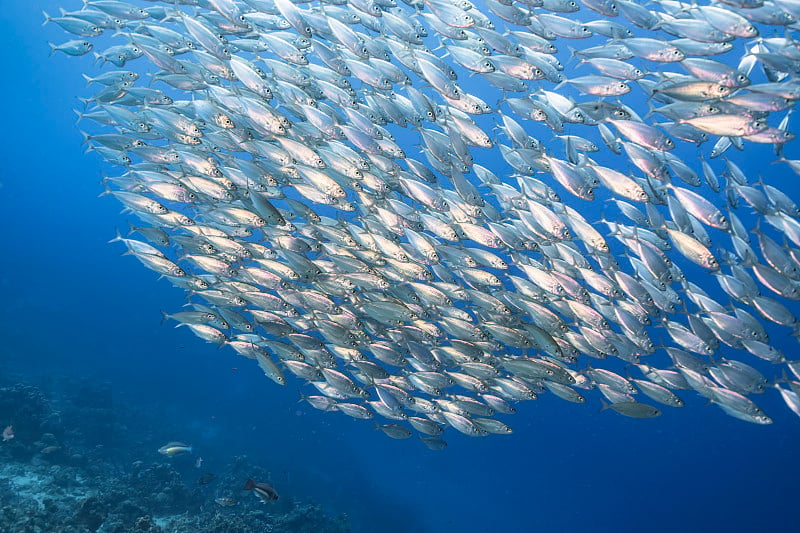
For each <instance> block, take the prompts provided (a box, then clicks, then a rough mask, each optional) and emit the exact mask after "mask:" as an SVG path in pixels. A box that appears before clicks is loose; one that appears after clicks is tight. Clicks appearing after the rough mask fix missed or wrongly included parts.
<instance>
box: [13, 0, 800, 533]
mask: <svg viewBox="0 0 800 533" xmlns="http://www.w3.org/2000/svg"><path fill="white" fill-rule="evenodd" d="M59 5H61V4H60V3H59V2H54V1H40V2H4V5H3V6H2V9H0V50H2V56H3V58H4V61H3V64H2V69H3V74H2V81H3V83H2V84H0V102H2V110H3V113H2V126H3V127H2V129H1V130H0V146H2V150H0V228H2V236H3V238H2V249H0V302H2V306H0V333H2V344H0V346H1V347H0V372H14V373H16V374H18V375H22V376H24V377H25V378H26V379H30V380H32V381H36V380H41V379H42V378H44V377H47V376H50V377H54V376H66V377H71V376H77V377H85V378H88V379H91V380H93V381H97V382H99V383H109V384H110V385H111V387H112V389H113V394H114V398H115V402H118V403H121V404H129V405H133V406H136V407H137V408H139V409H147V410H151V411H152V412H153V413H155V414H157V415H158V420H161V421H162V422H161V423H160V424H158V425H155V426H154V427H150V428H148V432H147V435H146V441H147V442H150V443H152V446H149V447H142V448H141V449H140V450H138V455H141V457H142V458H143V459H146V460H156V461H157V460H160V456H158V455H157V454H156V449H157V447H158V446H160V445H161V444H163V443H164V442H167V441H169V440H183V441H185V442H190V443H192V444H193V445H194V446H195V448H196V450H197V453H198V454H200V455H202V456H203V457H204V459H205V460H206V462H207V464H210V465H214V464H218V465H219V464H224V463H225V462H226V461H227V460H229V459H230V457H233V456H237V455H243V454H246V455H248V457H249V458H250V460H251V461H253V462H254V463H256V464H259V465H261V466H262V467H263V468H265V469H266V470H268V471H270V472H271V476H272V480H273V482H274V484H275V485H276V487H277V488H278V490H283V491H285V492H290V493H292V494H293V495H294V496H295V497H297V498H311V499H315V500H317V501H319V502H321V503H322V504H323V505H324V506H325V508H326V509H328V510H330V511H331V512H332V513H341V512H344V513H347V514H348V516H349V517H350V519H351V523H352V526H353V529H354V531H359V532H369V531H386V532H390V531H391V532H406V531H408V532H421V531H439V532H441V531H464V532H473V531H474V532H481V531H508V532H515V531H520V532H522V531H542V532H544V531H548V532H549V531H563V532H571V531H575V532H579V531H594V532H614V533H623V532H642V531H653V532H674V531H684V532H687V531H729V532H737V531H768V530H771V529H776V530H787V531H791V530H792V526H793V525H794V527H797V526H796V524H797V517H796V510H797V501H798V496H799V495H800V492H798V484H797V480H798V479H800V461H798V455H797V453H798V450H799V449H800V448H798V442H800V419H798V418H797V417H796V416H795V415H793V414H792V413H791V412H790V411H789V410H788V409H786V407H785V406H784V405H782V402H781V401H780V399H779V398H778V395H777V394H772V393H774V392H775V391H768V392H769V393H768V394H765V395H763V396H762V397H759V398H758V401H759V404H760V405H761V407H762V408H764V410H765V411H766V412H767V413H768V414H770V415H771V416H772V417H773V419H774V424H772V425H770V426H755V425H751V424H747V423H745V422H741V421H739V420H735V419H733V418H730V417H728V416H725V415H724V414H723V413H721V411H720V410H719V409H717V408H715V407H712V406H704V405H703V404H704V401H702V400H700V399H697V398H695V397H691V395H689V394H686V395H683V397H684V398H686V399H687V403H688V405H687V407H686V408H684V409H671V410H670V409H667V410H665V412H664V414H663V415H662V416H661V417H659V418H657V419H652V420H632V419H627V418H623V417H620V416H617V415H615V414H613V413H611V412H602V413H600V412H599V405H598V404H597V402H596V401H591V402H589V404H587V405H583V406H577V405H573V404H568V403H565V402H563V401H562V400H559V399H557V398H554V397H552V395H544V396H543V397H542V398H541V399H540V400H538V401H536V402H529V403H525V404H520V405H518V406H517V409H518V414H517V415H515V416H513V417H511V418H510V419H509V420H508V422H509V423H510V424H511V425H512V426H513V428H514V430H515V433H514V434H513V435H512V436H509V437H491V438H486V439H475V438H469V437H466V436H463V435H460V434H458V433H456V432H454V431H449V432H448V435H447V440H448V442H449V447H448V449H447V450H446V451H444V452H439V453H434V452H431V451H429V450H427V449H426V448H424V447H423V446H421V445H420V444H419V443H416V442H413V441H393V440H390V439H387V438H386V437H385V436H384V435H383V434H382V433H381V432H379V431H374V430H373V429H372V427H371V425H370V424H369V423H366V424H365V423H363V422H360V421H355V420H351V419H349V418H347V417H346V416H344V415H340V416H337V415H332V414H328V413H319V412H316V411H314V410H313V409H312V408H311V407H309V406H308V405H306V404H299V403H297V390H296V385H297V382H296V381H294V380H290V381H289V385H288V386H287V387H284V388H280V387H277V386H275V385H274V384H273V383H272V382H270V381H268V380H266V379H265V378H264V377H263V376H262V375H261V372H260V371H259V370H258V369H257V368H256V367H255V364H251V363H252V362H251V361H248V360H244V359H242V358H239V357H237V356H235V355H234V353H233V352H232V351H231V350H225V349H223V350H218V349H216V348H215V347H214V346H213V345H209V344H205V343H203V342H202V341H201V340H200V339H198V338H196V337H194V336H193V335H192V334H191V332H189V331H188V330H187V329H186V328H178V329H174V328H173V327H172V325H171V324H165V325H161V324H160V320H161V317H160V313H159V310H160V309H164V310H167V311H175V310H177V309H178V308H179V307H180V306H181V305H183V304H184V303H185V296H184V293H183V291H181V290H179V289H176V288H173V287H172V286H171V285H170V284H169V283H168V282H166V281H164V280H158V279H157V277H156V275H155V274H154V273H152V272H150V271H148V270H146V269H144V268H142V267H141V265H140V264H139V263H138V262H137V261H135V260H134V259H132V258H130V257H120V256H119V253H120V251H121V250H120V248H121V247H119V246H114V245H109V244H107V243H106V242H107V241H108V240H109V239H110V238H112V237H113V236H114V231H115V228H120V229H121V230H124V229H125V228H126V226H127V220H128V218H127V217H126V216H125V215H122V214H120V205H119V204H118V203H117V202H116V201H115V200H114V199H113V198H110V197H103V198H97V195H98V194H99V193H100V192H102V186H101V184H100V179H101V172H102V170H103V168H102V167H101V165H100V162H99V158H97V157H96V156H94V155H91V154H89V155H85V154H83V149H84V147H82V146H81V144H80V143H81V136H80V133H79V132H78V128H77V127H76V126H75V125H74V122H75V116H74V114H73V112H72V108H73V107H75V106H77V105H78V102H77V101H76V96H77V95H86V94H87V92H86V90H85V88H84V83H83V80H82V78H81V77H80V73H81V72H82V71H84V70H87V69H88V68H89V65H90V63H91V59H90V58H89V57H85V58H81V59H77V60H75V59H72V58H68V59H67V58H65V57H64V56H58V57H56V58H48V46H47V44H46V40H48V39H51V40H56V41H59V40H61V39H62V37H64V34H63V33H62V32H60V31H59V30H58V29H57V28H55V27H54V26H52V25H51V26H50V27H47V28H45V29H44V30H43V29H42V27H41V22H42V15H41V10H42V9H45V10H47V11H48V12H50V13H55V12H56V11H57V7H58V6H59ZM581 14H582V15H584V16H586V14H585V13H583V11H582V12H581ZM797 143H798V141H795V142H794V143H790V144H789V145H787V148H786V149H787V156H788V157H790V158H792V157H794V158H798V157H799V156H800V151H798V148H797ZM739 161H742V159H739ZM743 169H744V170H745V172H747V173H748V174H750V175H753V176H755V175H756V174H757V173H758V172H759V171H762V172H764V167H763V166H762V165H759V163H758V162H757V161H753V162H752V163H751V167H750V168H748V163H747V162H746V161H745V163H744V166H743ZM767 170H768V171H769V174H770V175H772V176H773V177H775V179H776V180H778V178H777V176H785V178H786V180H787V181H788V182H791V184H788V185H786V186H785V190H787V192H790V193H791V194H792V195H793V197H794V198H800V187H798V186H796V185H794V182H795V181H796V178H797V176H794V175H792V174H791V173H789V172H788V169H786V168H779V167H769V168H768V169H767ZM773 337H774V336H773ZM774 342H776V343H781V342H785V343H786V344H785V346H781V347H782V348H783V349H784V350H785V351H786V353H787V355H789V356H790V358H791V357H792V356H791V354H793V353H795V352H796V346H797V345H796V344H795V343H794V341H793V340H791V339H786V340H785V341H783V340H781V339H780V338H776V337H774Z"/></svg>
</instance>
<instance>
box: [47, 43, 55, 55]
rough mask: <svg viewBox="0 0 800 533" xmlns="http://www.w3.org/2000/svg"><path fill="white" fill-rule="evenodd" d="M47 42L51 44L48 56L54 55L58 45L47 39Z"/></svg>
mask: <svg viewBox="0 0 800 533" xmlns="http://www.w3.org/2000/svg"><path fill="white" fill-rule="evenodd" d="M47 44H48V45H49V46H50V53H49V54H47V55H48V56H52V55H53V54H55V53H56V49H58V46H56V45H55V44H53V43H51V42H50V41H47Z"/></svg>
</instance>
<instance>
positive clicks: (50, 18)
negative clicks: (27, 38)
mask: <svg viewBox="0 0 800 533" xmlns="http://www.w3.org/2000/svg"><path fill="white" fill-rule="evenodd" d="M42 15H44V22H42V26H44V25H45V24H47V23H48V22H50V21H51V20H53V17H51V16H50V15H48V14H47V11H45V10H44V9H42Z"/></svg>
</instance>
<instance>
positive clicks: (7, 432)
mask: <svg viewBox="0 0 800 533" xmlns="http://www.w3.org/2000/svg"><path fill="white" fill-rule="evenodd" d="M13 438H14V426H6V428H5V429H4V430H3V442H7V441H10V440H11V439H13Z"/></svg>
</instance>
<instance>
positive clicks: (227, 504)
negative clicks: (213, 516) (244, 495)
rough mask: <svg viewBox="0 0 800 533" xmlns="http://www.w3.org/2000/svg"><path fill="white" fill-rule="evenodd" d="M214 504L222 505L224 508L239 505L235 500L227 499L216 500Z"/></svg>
mask: <svg viewBox="0 0 800 533" xmlns="http://www.w3.org/2000/svg"><path fill="white" fill-rule="evenodd" d="M214 502H216V504H217V505H221V506H222V507H235V506H236V505H238V504H239V502H237V501H236V500H234V499H233V498H225V497H222V498H214Z"/></svg>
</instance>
